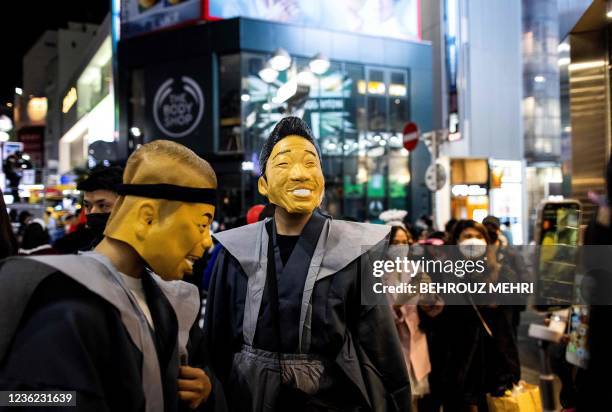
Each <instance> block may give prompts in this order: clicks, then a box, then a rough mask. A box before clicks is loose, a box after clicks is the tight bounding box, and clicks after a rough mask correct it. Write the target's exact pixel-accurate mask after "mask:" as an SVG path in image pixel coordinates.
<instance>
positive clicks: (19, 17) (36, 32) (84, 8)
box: [0, 0, 111, 112]
mask: <svg viewBox="0 0 612 412" xmlns="http://www.w3.org/2000/svg"><path fill="white" fill-rule="evenodd" d="M110 3H111V0H61V1H39V0H36V1H34V0H20V1H4V2H2V17H3V18H2V21H3V22H2V24H0V39H2V40H1V42H2V43H1V44H2V46H1V50H2V59H1V61H2V68H1V69H0V99H1V100H0V110H1V111H2V112H6V110H7V109H6V103H7V102H12V100H13V95H14V91H15V87H21V86H22V84H21V82H22V77H23V76H22V73H23V67H22V60H23V55H24V54H25V53H26V52H27V51H28V50H29V49H30V47H32V45H33V44H34V43H35V42H36V40H38V38H39V37H40V36H41V35H42V33H43V32H44V31H45V30H56V29H58V28H66V27H67V23H68V22H69V21H74V22H86V23H95V24H100V23H101V22H102V20H104V17H105V16H106V14H107V13H108V12H109V11H110Z"/></svg>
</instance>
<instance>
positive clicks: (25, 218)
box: [17, 210, 34, 243]
mask: <svg viewBox="0 0 612 412" xmlns="http://www.w3.org/2000/svg"><path fill="white" fill-rule="evenodd" d="M32 219H34V216H32V213H30V212H28V211H27V210H22V211H21V212H19V218H18V219H17V222H18V223H19V228H18V229H17V243H21V241H22V239H23V232H25V229H26V226H28V223H30V221H31V220H32Z"/></svg>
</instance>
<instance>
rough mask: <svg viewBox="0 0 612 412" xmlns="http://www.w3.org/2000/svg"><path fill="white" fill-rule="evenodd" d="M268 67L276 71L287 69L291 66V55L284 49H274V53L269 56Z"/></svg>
mask: <svg viewBox="0 0 612 412" xmlns="http://www.w3.org/2000/svg"><path fill="white" fill-rule="evenodd" d="M269 63H270V67H272V68H273V69H274V70H276V71H278V72H282V71H283V70H287V69H288V68H289V66H291V56H289V53H287V50H285V49H276V51H275V52H274V55H273V56H272V57H271V58H270V62H269Z"/></svg>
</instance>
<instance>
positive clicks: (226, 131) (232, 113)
mask: <svg viewBox="0 0 612 412" xmlns="http://www.w3.org/2000/svg"><path fill="white" fill-rule="evenodd" d="M219 78H220V84H219V115H220V116H221V120H220V124H219V126H220V129H219V142H218V147H217V151H218V152H221V153H229V152H242V151H243V147H242V139H241V137H240V134H241V129H240V101H241V85H240V84H241V76H240V55H239V54H232V55H225V56H221V58H220V59H219Z"/></svg>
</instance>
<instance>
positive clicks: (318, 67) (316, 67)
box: [308, 53, 330, 75]
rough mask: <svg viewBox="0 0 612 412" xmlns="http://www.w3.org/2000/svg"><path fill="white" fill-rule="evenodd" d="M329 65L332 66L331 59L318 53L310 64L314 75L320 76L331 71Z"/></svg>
mask: <svg viewBox="0 0 612 412" xmlns="http://www.w3.org/2000/svg"><path fill="white" fill-rule="evenodd" d="M329 65H330V63H329V59H328V58H327V57H325V56H324V55H323V54H322V53H317V54H316V55H315V56H314V57H313V58H312V60H311V61H310V63H308V66H309V67H310V70H312V72H313V73H314V74H319V75H321V74H323V73H325V72H326V71H327V70H328V69H329Z"/></svg>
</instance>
